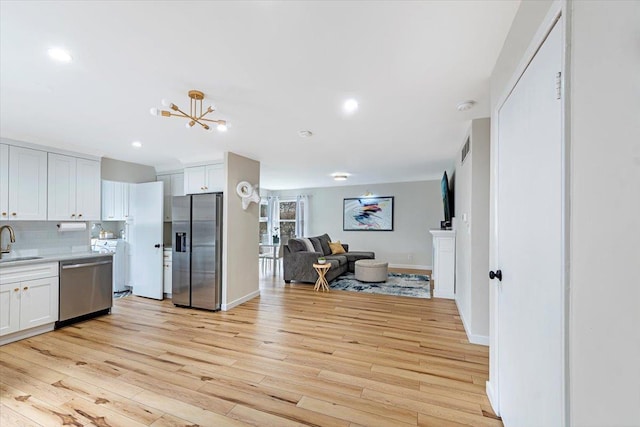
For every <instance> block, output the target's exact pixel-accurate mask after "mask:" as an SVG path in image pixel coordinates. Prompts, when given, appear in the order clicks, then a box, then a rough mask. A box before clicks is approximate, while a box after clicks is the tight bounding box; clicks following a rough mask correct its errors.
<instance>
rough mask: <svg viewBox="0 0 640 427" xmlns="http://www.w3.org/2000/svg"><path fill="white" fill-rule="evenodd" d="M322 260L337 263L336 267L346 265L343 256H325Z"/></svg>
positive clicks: (345, 258) (345, 259)
mask: <svg viewBox="0 0 640 427" xmlns="http://www.w3.org/2000/svg"><path fill="white" fill-rule="evenodd" d="M324 258H325V259H326V260H327V261H338V265H345V264H346V263H347V257H346V256H344V255H327V256H325V257H324ZM332 264H333V263H332Z"/></svg>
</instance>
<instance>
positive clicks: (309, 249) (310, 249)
mask: <svg viewBox="0 0 640 427" xmlns="http://www.w3.org/2000/svg"><path fill="white" fill-rule="evenodd" d="M300 241H301V242H302V243H304V245H305V246H306V249H305V250H306V251H307V252H315V251H316V250H315V248H314V247H313V243H311V240H309V239H307V238H306V237H301V238H300Z"/></svg>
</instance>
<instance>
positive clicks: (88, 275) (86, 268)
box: [56, 255, 113, 327]
mask: <svg viewBox="0 0 640 427" xmlns="http://www.w3.org/2000/svg"><path fill="white" fill-rule="evenodd" d="M112 274H113V260H112V259H111V255H109V256H100V257H90V258H82V259H75V260H68V261H62V262H60V295H59V315H58V322H56V327H59V326H64V325H65V324H68V323H72V322H73V321H74V320H76V318H80V319H83V318H86V317H89V316H90V315H91V316H93V315H98V314H107V313H108V312H109V311H110V310H111V306H112V305H113V294H112V291H111V289H112V281H113V276H112ZM80 319H77V320H80Z"/></svg>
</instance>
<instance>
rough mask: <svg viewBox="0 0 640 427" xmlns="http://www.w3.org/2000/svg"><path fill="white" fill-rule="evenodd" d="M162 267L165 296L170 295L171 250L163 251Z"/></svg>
mask: <svg viewBox="0 0 640 427" xmlns="http://www.w3.org/2000/svg"><path fill="white" fill-rule="evenodd" d="M162 256H163V258H162V261H163V262H162V265H163V276H162V278H163V284H164V293H165V294H167V295H171V292H172V291H171V288H172V276H171V275H172V274H173V273H172V266H173V264H172V257H173V255H172V251H171V249H165V250H164V251H163V253H162Z"/></svg>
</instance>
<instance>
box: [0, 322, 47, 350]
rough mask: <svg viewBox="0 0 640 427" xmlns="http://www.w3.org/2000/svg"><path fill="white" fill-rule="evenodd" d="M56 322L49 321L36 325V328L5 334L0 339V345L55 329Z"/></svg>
mask: <svg viewBox="0 0 640 427" xmlns="http://www.w3.org/2000/svg"><path fill="white" fill-rule="evenodd" d="M54 326H55V323H48V324H46V325H42V326H36V327H35V328H31V329H26V330H24V331H17V332H14V333H12V334H9V335H5V336H3V337H2V338H1V339H0V345H5V344H9V343H10V342H14V341H18V340H23V339H25V338H31V337H33V336H36V335H40V334H44V333H45V332H50V331H53V329H54Z"/></svg>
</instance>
